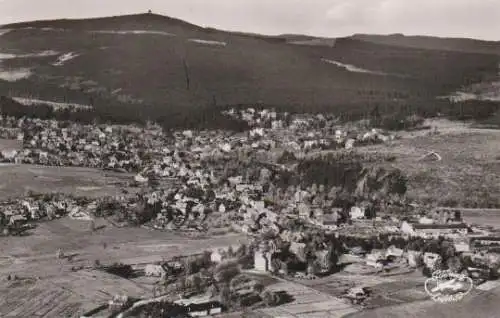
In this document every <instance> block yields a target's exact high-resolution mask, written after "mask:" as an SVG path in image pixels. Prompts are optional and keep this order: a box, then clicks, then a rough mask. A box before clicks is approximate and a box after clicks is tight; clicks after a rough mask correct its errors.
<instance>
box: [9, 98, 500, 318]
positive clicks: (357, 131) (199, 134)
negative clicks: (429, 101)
mask: <svg viewBox="0 0 500 318" xmlns="http://www.w3.org/2000/svg"><path fill="white" fill-rule="evenodd" d="M22 107H26V108H29V107H37V106H22ZM221 115H222V116H226V117H227V118H228V120H235V121H238V122H244V123H245V124H246V125H248V127H249V128H248V130H247V131H245V132H231V131H228V130H223V129H220V130H179V131H165V130H164V129H162V127H160V126H159V125H157V124H155V123H152V122H150V123H147V125H145V126H140V125H116V124H106V123H95V124H83V123H81V122H77V121H70V120H60V119H40V118H36V117H26V116H22V115H19V114H16V115H12V114H5V113H4V114H2V117H1V120H0V122H1V125H2V130H1V135H2V138H4V140H8V141H11V142H16V143H17V144H19V148H18V149H4V150H3V151H2V152H1V158H2V162H3V163H4V164H5V165H7V167H8V165H26V166H37V167H60V168H64V167H80V168H92V169H98V170H100V171H103V172H106V171H113V172H114V173H117V174H121V175H124V176H126V177H125V178H126V181H125V182H122V183H120V184H117V185H116V186H117V187H119V188H120V190H121V193H120V194H119V195H107V194H106V193H102V195H101V196H94V197H91V196H86V195H85V194H84V193H82V192H83V191H74V192H73V193H68V192H52V191H47V192H45V193H42V192H40V193H36V192H34V191H30V192H29V193H22V194H19V195H17V196H12V197H9V198H6V199H5V200H4V201H3V202H1V203H0V206H1V208H0V226H1V228H2V232H1V233H2V235H3V237H2V238H0V240H1V239H7V238H9V239H12V240H23V239H29V237H30V235H31V234H30V233H32V232H36V231H38V228H43V227H45V226H50V225H49V224H52V223H54V224H56V223H57V222H76V223H75V224H80V225H79V227H83V230H79V231H80V232H78V233H80V234H76V232H75V235H82V238H81V239H82V240H83V239H84V238H83V237H84V236H83V234H82V233H85V235H89V236H92V237H93V238H96V237H99V235H104V234H100V233H101V232H103V231H107V227H113V228H116V229H117V231H118V230H123V231H130V233H131V235H132V233H134V232H133V231H134V229H137V230H139V229H145V230H147V231H149V232H148V233H158V235H159V237H161V236H162V235H163V237H165V238H164V239H161V238H160V239H159V241H158V242H161V241H163V242H164V244H166V243H168V242H169V239H168V237H169V235H171V234H175V235H178V236H183V237H187V238H188V239H189V240H197V241H201V242H203V240H205V241H206V242H205V245H204V246H203V247H202V248H200V249H198V250H196V251H194V250H193V251H192V252H189V248H186V249H184V250H179V253H177V254H176V255H173V256H172V255H170V254H171V253H166V254H165V255H164V256H162V257H161V258H160V259H156V260H150V261H148V258H147V257H139V256H136V257H137V259H136V260H135V261H134V256H133V255H132V257H128V259H130V261H128V262H127V261H126V259H127V258H122V257H120V256H119V255H121V254H120V253H122V252H123V251H122V252H120V251H119V250H118V247H116V246H115V247H113V246H112V245H113V243H112V242H111V243H108V242H106V241H103V243H102V251H104V252H102V251H101V252H100V253H104V254H106V255H107V257H106V260H104V259H102V260H98V259H94V260H91V259H79V256H78V255H76V256H75V255H73V254H72V253H73V252H72V251H71V250H65V248H64V247H63V248H56V249H54V250H53V251H52V256H49V257H51V258H53V259H54V260H53V261H57V262H58V264H60V266H61V267H64V268H66V269H67V270H68V272H71V273H79V272H80V273H82V275H84V274H83V273H94V274H91V275H111V276H105V278H102V281H106V280H113V279H114V278H112V277H116V279H119V278H123V279H124V282H125V280H126V283H124V286H125V287H123V288H122V289H120V291H115V292H114V293H113V292H111V293H108V295H107V296H106V298H108V301H104V300H103V301H102V302H101V303H93V304H87V305H86V306H85V312H83V311H82V308H77V309H75V311H76V312H78V314H79V315H80V316H81V317H139V316H140V315H143V316H141V317H160V316H161V317H200V316H212V315H218V316H220V317H232V316H231V314H234V313H239V314H241V313H247V314H249V315H250V313H252V314H253V315H254V316H255V317H266V316H270V317H275V316H279V315H282V316H283V315H286V314H288V315H290V314H292V315H295V316H294V317H299V316H300V317H306V316H307V314H308V313H309V312H315V313H316V314H319V315H321V316H322V317H330V316H331V317H341V316H342V315H345V314H348V313H352V312H357V311H360V310H362V309H363V308H377V307H381V306H388V305H390V304H400V303H404V302H412V301H418V300H422V299H426V298H428V295H426V293H425V290H424V288H423V287H422V286H423V285H424V281H425V279H427V278H429V277H431V276H432V274H433V273H434V272H435V271H436V270H449V271H452V272H454V273H461V274H464V275H466V276H468V277H470V278H471V279H472V281H473V282H474V286H475V287H476V289H478V290H481V288H483V289H484V290H487V288H493V287H492V286H496V285H494V284H495V280H496V279H497V278H498V276H499V269H500V250H499V249H498V244H499V242H500V236H498V233H497V232H496V231H495V229H493V228H491V227H486V226H480V225H475V224H468V223H466V222H465V221H464V219H463V216H462V213H461V211H460V209H454V208H449V207H437V206H432V205H429V204H428V203H425V202H416V201H415V200H410V199H409V198H407V196H406V192H407V178H406V176H405V173H404V171H401V170H399V169H397V168H394V167H391V166H390V165H387V164H383V163H391V162H392V161H394V158H393V157H391V156H389V155H384V154H380V153H367V152H363V151H361V150H362V149H363V148H364V147H369V146H371V145H382V146H384V145H386V144H387V145H389V144H390V143H391V142H394V141H396V140H398V138H400V136H398V132H395V131H388V130H384V129H380V128H374V127H373V126H372V125H370V122H369V121H360V122H358V123H356V124H354V123H351V124H345V123H342V122H340V121H339V120H338V119H337V118H336V117H335V116H333V115H332V116H330V115H326V114H321V115H318V114H290V113H280V112H278V111H276V110H274V109H265V108H259V107H257V106H255V107H247V108H241V109H235V108H231V109H227V110H225V111H223V112H222V113H221ZM407 125H408V127H407V128H408V129H410V128H411V129H414V130H417V131H424V132H426V133H428V134H432V133H433V131H432V130H431V129H430V128H429V127H426V126H425V125H424V124H423V120H422V119H420V118H416V117H415V118H408V123H407ZM434 157H439V155H436V154H434ZM426 159H429V158H426ZM439 159H440V158H433V159H431V160H439ZM381 163H382V164H381ZM72 224H73V223H72ZM103 224H105V225H103ZM104 227H106V228H104ZM103 228H104V229H103ZM141 233H142V232H141ZM217 235H219V236H224V235H226V236H227V235H235V237H238V239H229V240H228V241H227V243H225V244H222V246H213V245H212V244H211V243H209V241H210V237H214V236H217ZM85 237H86V236H85ZM138 242H139V243H140V240H138ZM200 244H201V243H200ZM159 245H160V244H159ZM201 245H203V244H201ZM123 249H124V248H120V250H123ZM123 253H124V252H123ZM131 253H132V252H131ZM76 254H79V253H76ZM113 255H115V256H113ZM139 259H140V260H139ZM0 264H2V263H1V262H0ZM1 267H3V266H1ZM12 269H13V265H12V266H6V268H5V269H2V270H1V273H3V275H4V277H2V279H3V280H4V281H6V283H7V284H12V286H14V285H15V286H18V285H20V284H21V285H22V284H23V283H24V282H25V281H26V280H30V279H33V277H26V273H18V272H16V271H12V272H11V270H12ZM95 273H101V274H95ZM72 275H73V274H72ZM85 275H89V274H85ZM38 276H43V272H41V273H39V274H38ZM99 277H100V276H99ZM103 277H104V276H103ZM40 279H43V277H41V278H40ZM403 279H404V280H405V281H406V284H407V288H406V289H402V291H400V292H398V293H397V294H398V295H395V293H390V292H389V291H390V290H391V288H395V287H390V286H392V285H391V284H393V285H394V284H395V282H397V281H399V280H403ZM98 280H99V279H98ZM130 282H132V283H130ZM118 284H119V283H118ZM132 285H134V286H135V285H137V286H139V285H140V286H147V288H146V290H147V291H148V292H147V293H146V292H142V293H141V292H139V293H138V292H137V290H136V289H137V286H135V287H133V286H132ZM380 285H384V286H385V285H387V286H388V287H386V289H387V290H389V291H387V290H384V288H379V286H380ZM126 286H129V288H130V289H127V287H126ZM481 286H483V287H481ZM396 290H397V289H396ZM317 291H319V292H317ZM410 291H411V292H410ZM137 294H139V295H137ZM398 297H399V298H398ZM307 299H309V300H307ZM313 303H315V304H317V306H320V307H321V304H327V305H325V306H327V307H328V308H327V309H314V310H311V306H312V305H311V304H313ZM306 304H309V305H306ZM314 306H316V305H314ZM314 306H313V307H314ZM315 308H316V307H315ZM73 314H74V313H73ZM252 317H253V316H252ZM307 317H309V316H307ZM311 317H312V316H311Z"/></svg>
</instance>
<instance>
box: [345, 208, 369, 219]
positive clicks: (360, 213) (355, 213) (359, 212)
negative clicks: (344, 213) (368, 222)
mask: <svg viewBox="0 0 500 318" xmlns="http://www.w3.org/2000/svg"><path fill="white" fill-rule="evenodd" d="M349 215H350V216H351V219H353V220H357V219H362V218H363V217H364V216H365V211H364V209H361V208H360V207H357V206H353V207H352V208H351V211H349Z"/></svg>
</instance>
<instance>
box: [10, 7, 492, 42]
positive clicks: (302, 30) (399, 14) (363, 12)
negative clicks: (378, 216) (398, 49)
mask: <svg viewBox="0 0 500 318" xmlns="http://www.w3.org/2000/svg"><path fill="white" fill-rule="evenodd" d="M148 9H151V10H152V11H153V12H154V13H157V14H163V15H168V16H171V17H176V18H179V19H183V20H186V21H188V22H191V23H194V24H197V25H201V26H210V27H215V28H219V29H224V30H230V31H243V32H253V33H262V34H268V35H277V34H283V33H293V34H308V35H316V36H326V37H337V36H348V35H352V34H354V33H371V34H373V33H376V34H390V33H404V34H406V35H434V36H447V37H470V38H478V39H485V40H500V0H0V24H5V23H11V22H20V21H31V20H40V19H55V18H86V17H99V16H110V15H121V14H129V13H141V12H147V10H148Z"/></svg>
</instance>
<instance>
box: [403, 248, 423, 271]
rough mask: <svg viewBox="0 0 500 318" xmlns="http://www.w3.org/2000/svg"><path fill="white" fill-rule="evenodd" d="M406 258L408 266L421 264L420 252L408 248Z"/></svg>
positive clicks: (414, 266)
mask: <svg viewBox="0 0 500 318" xmlns="http://www.w3.org/2000/svg"><path fill="white" fill-rule="evenodd" d="M406 257H407V259H408V265H409V266H410V267H413V268H416V267H419V266H420V265H421V264H422V252H420V251H413V250H409V251H408V252H407V254H406Z"/></svg>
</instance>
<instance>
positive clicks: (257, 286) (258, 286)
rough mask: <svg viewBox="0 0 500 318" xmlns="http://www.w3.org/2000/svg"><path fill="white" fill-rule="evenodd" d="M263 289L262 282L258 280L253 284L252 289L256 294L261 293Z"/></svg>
mask: <svg viewBox="0 0 500 318" xmlns="http://www.w3.org/2000/svg"><path fill="white" fill-rule="evenodd" d="M264 289H265V287H264V284H262V283H261V282H258V283H256V284H255V285H253V291H254V292H256V293H258V294H260V293H262V292H263V291H264Z"/></svg>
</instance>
